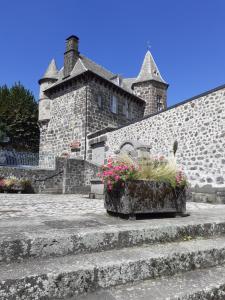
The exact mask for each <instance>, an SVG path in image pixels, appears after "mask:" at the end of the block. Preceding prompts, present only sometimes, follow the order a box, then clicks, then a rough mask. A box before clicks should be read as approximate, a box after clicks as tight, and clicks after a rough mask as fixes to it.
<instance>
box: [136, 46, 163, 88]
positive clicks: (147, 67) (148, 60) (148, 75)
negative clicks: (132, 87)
mask: <svg viewBox="0 0 225 300" xmlns="http://www.w3.org/2000/svg"><path fill="white" fill-rule="evenodd" d="M148 80H156V81H160V82H163V83H166V82H165V81H164V79H163V78H162V76H161V74H160V72H159V69H158V67H157V65H156V63H155V61H154V58H153V56H152V54H151V52H150V51H149V50H148V51H147V53H146V54H145V58H144V61H143V63H142V67H141V70H140V73H139V74H138V77H137V79H136V82H142V81H148Z"/></svg>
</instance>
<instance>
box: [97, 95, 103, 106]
mask: <svg viewBox="0 0 225 300" xmlns="http://www.w3.org/2000/svg"><path fill="white" fill-rule="evenodd" d="M97 103H98V107H99V108H102V96H101V95H98V97H97Z"/></svg>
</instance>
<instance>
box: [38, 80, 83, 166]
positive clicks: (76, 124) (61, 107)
mask: <svg viewBox="0 0 225 300" xmlns="http://www.w3.org/2000/svg"><path fill="white" fill-rule="evenodd" d="M85 99H86V86H85V85H84V84H83V83H76V84H73V85H72V84H71V85H70V86H68V87H67V89H63V90H59V91H57V92H55V93H54V94H53V95H51V101H52V103H51V118H50V120H49V121H48V122H42V123H41V124H40V150H39V166H40V167H47V168H52V167H54V163H55V157H57V156H60V155H61V154H62V153H63V152H65V151H66V152H68V153H71V148H70V143H71V142H72V141H73V140H79V141H80V142H81V148H80V151H77V152H74V153H73V156H74V157H77V158H82V156H83V155H84V150H85V138H84V137H85Z"/></svg>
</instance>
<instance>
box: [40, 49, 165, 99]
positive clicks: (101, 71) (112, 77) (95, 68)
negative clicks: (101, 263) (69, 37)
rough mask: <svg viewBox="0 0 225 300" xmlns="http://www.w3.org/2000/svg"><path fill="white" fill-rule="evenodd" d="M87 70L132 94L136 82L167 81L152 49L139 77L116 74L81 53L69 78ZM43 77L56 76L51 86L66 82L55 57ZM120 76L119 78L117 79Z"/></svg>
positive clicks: (147, 55)
mask: <svg viewBox="0 0 225 300" xmlns="http://www.w3.org/2000/svg"><path fill="white" fill-rule="evenodd" d="M86 71H91V72H93V73H95V74H97V75H98V76H100V77H102V78H104V79H106V80H108V81H111V82H112V83H114V84H115V85H117V86H119V87H120V88H121V89H123V90H125V91H126V92H129V93H130V94H134V93H133V89H132V84H133V83H135V82H141V81H147V80H156V81H160V82H163V83H166V82H165V81H164V80H163V78H162V76H161V75H160V72H159V70H158V68H157V66H156V64H155V61H154V59H153V57H152V55H151V53H150V51H147V53H146V55H145V58H144V61H143V64H142V67H141V70H140V73H139V75H138V76H137V78H135V77H134V78H122V77H121V76H119V75H117V74H114V73H112V72H110V71H108V70H107V69H105V68H103V67H102V66H101V65H99V64H97V63H95V62H94V61H92V60H91V59H89V58H87V57H86V56H84V55H81V54H80V55H79V58H78V60H77V62H76V64H75V65H74V67H73V70H72V71H71V73H70V76H69V77H68V79H71V78H74V77H76V76H78V75H80V74H82V73H85V72H86ZM43 78H54V79H57V81H56V82H55V83H53V84H52V85H51V86H50V88H51V87H53V86H56V85H59V84H60V83H62V82H64V81H65V79H64V74H63V67H62V68H61V69H60V70H59V71H58V70H57V68H56V64H55V60H54V59H53V60H52V61H51V63H50V64H49V66H48V68H47V71H46V72H45V74H44V77H43ZM117 78H118V80H116V79H117Z"/></svg>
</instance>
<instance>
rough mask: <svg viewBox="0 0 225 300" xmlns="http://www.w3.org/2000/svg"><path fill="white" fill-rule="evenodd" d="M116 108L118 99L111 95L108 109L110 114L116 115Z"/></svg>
mask: <svg viewBox="0 0 225 300" xmlns="http://www.w3.org/2000/svg"><path fill="white" fill-rule="evenodd" d="M117 107H118V99H117V97H116V96H114V95H113V96H112V98H111V107H110V109H111V112H113V113H114V114H116V113H117Z"/></svg>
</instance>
